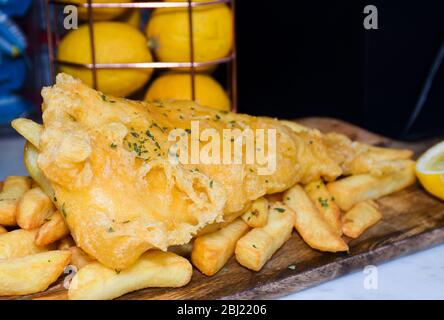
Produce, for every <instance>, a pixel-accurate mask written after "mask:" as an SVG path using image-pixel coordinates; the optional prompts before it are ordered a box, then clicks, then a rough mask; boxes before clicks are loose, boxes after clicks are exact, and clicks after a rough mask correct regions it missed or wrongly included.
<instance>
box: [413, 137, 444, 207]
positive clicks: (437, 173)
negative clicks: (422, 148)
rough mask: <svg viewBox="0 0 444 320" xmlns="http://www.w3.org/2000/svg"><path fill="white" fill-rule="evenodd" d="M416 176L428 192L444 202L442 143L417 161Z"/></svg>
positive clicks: (443, 145) (443, 149) (443, 150)
mask: <svg viewBox="0 0 444 320" xmlns="http://www.w3.org/2000/svg"><path fill="white" fill-rule="evenodd" d="M416 175H417V177H418V179H419V181H420V182H421V184H422V185H423V187H424V188H425V189H426V190H427V191H428V192H430V193H431V194H433V195H434V196H436V197H438V198H440V199H442V200H444V141H443V142H441V143H439V144H437V145H435V146H433V147H432V148H430V149H429V150H427V151H426V152H425V153H424V154H423V155H422V156H421V157H420V158H419V159H418V161H417V163H416Z"/></svg>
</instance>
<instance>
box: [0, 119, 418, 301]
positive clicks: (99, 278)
mask: <svg viewBox="0 0 444 320" xmlns="http://www.w3.org/2000/svg"><path fill="white" fill-rule="evenodd" d="M15 127H18V129H19V130H18V131H19V132H21V133H23V135H24V136H25V137H26V138H27V140H28V141H29V143H31V144H32V145H34V146H38V132H37V131H38V130H39V128H35V127H33V126H32V125H30V124H29V123H27V122H26V121H24V122H22V123H21V124H20V123H18V124H17V123H15ZM29 143H28V151H29V150H31V151H32V146H31V145H29ZM387 152H390V153H391V155H390V157H391V158H393V152H395V151H393V149H388V150H387ZM377 154H378V155H377V156H378V157H379V156H380V157H382V158H383V159H384V151H381V150H380V149H378V150H377ZM372 156H374V157H376V156H375V155H374V154H373V155H372ZM402 157H404V155H403V156H402ZM395 158H396V157H395ZM392 161H395V162H396V168H397V169H396V170H393V171H392V172H384V173H382V174H372V173H371V172H370V171H369V172H365V171H364V172H362V173H359V174H355V175H349V176H346V177H341V178H340V179H338V180H336V181H332V182H328V183H326V182H324V181H323V180H319V181H314V182H311V183H309V184H307V185H300V184H297V185H295V186H293V187H292V188H290V189H288V190H287V191H285V192H283V193H280V194H275V195H268V196H264V197H261V198H259V199H256V200H255V201H253V203H252V205H251V206H250V207H249V208H248V210H247V211H246V212H244V213H243V214H242V215H241V216H240V217H238V218H237V219H235V220H234V221H231V222H230V223H225V224H222V227H220V228H219V229H218V230H216V231H213V232H211V233H206V234H203V235H200V236H197V237H196V238H195V239H194V240H193V242H191V243H189V244H187V245H183V246H176V247H173V248H170V249H169V251H168V252H162V251H159V250H149V251H148V252H146V253H145V254H144V255H143V256H142V257H141V258H140V259H139V260H138V261H137V262H136V263H135V264H134V265H133V266H132V267H130V268H128V269H125V270H112V269H110V268H108V267H106V266H104V265H102V264H100V263H99V262H98V261H96V260H95V259H94V257H91V256H89V255H88V254H87V253H85V252H84V251H83V250H82V249H81V248H80V247H77V246H76V243H75V241H74V240H73V238H72V237H71V235H70V231H69V228H68V227H67V225H66V224H65V221H64V217H63V214H61V213H60V212H59V211H58V210H57V209H56V207H55V206H54V204H53V201H54V199H53V195H52V194H51V192H50V191H48V190H49V188H48V186H47V185H45V183H44V180H42V179H40V178H39V184H37V183H36V182H35V181H33V180H32V179H31V178H29V177H20V176H10V177H8V178H7V179H6V180H5V181H4V183H3V186H0V188H1V189H0V190H1V192H0V296H9V295H25V294H32V293H36V292H40V291H44V290H46V289H47V288H48V287H49V286H50V285H51V284H52V283H54V282H55V281H56V280H57V279H59V278H60V276H61V275H62V274H63V273H64V270H66V268H67V267H68V268H70V270H75V271H76V273H75V276H74V277H73V278H72V281H71V283H70V285H69V289H68V297H69V298H70V299H113V298H117V297H119V296H122V295H124V294H126V293H128V292H131V291H135V290H139V289H143V288H148V287H180V286H184V285H186V284H187V283H189V281H190V280H191V277H192V273H193V268H192V265H191V263H192V264H193V265H194V267H196V268H197V269H198V270H199V271H200V272H202V273H203V274H205V275H207V276H212V275H214V274H216V273H217V272H218V271H220V270H221V269H222V268H223V267H224V266H225V264H226V263H227V261H228V260H229V259H230V258H231V257H232V256H233V255H234V256H235V259H236V260H237V262H238V263H239V264H241V265H242V266H244V267H246V268H248V269H250V270H253V271H259V270H261V269H262V268H263V267H264V265H265V264H266V263H267V261H269V260H270V259H271V257H272V256H273V254H274V253H275V252H276V251H277V250H278V249H279V248H280V247H282V245H283V244H284V243H285V242H286V241H287V240H288V239H289V238H290V237H291V235H292V232H293V230H296V231H297V232H298V233H299V235H300V236H301V238H302V239H303V240H304V241H305V242H306V243H307V245H309V246H310V247H311V248H313V249H316V250H320V251H327V252H341V251H348V244H347V242H348V241H349V240H350V239H354V238H357V237H359V236H360V235H361V234H362V233H363V232H364V231H365V230H367V229H368V228H370V227H371V226H373V225H374V224H376V223H377V222H378V221H379V220H381V219H382V214H381V212H380V211H379V209H378V205H377V203H376V202H375V201H374V200H376V199H378V198H380V197H382V196H385V195H388V194H390V193H393V192H396V191H399V190H401V189H404V188H406V187H408V186H410V185H412V184H413V183H414V182H415V172H414V161H412V160H410V159H393V160H392ZM26 162H32V153H29V152H28V154H26V152H25V163H26ZM27 168H28V171H32V173H31V176H32V177H34V178H36V177H39V174H40V173H39V172H37V171H38V168H37V167H35V166H34V167H33V166H32V164H30V163H27ZM370 169H371V168H370ZM36 180H37V179H36ZM189 260H191V263H190V261H189Z"/></svg>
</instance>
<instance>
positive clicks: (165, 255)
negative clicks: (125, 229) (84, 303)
mask: <svg viewBox="0 0 444 320" xmlns="http://www.w3.org/2000/svg"><path fill="white" fill-rule="evenodd" d="M192 273H193V267H192V266H191V264H190V263H189V261H188V260H187V259H185V258H183V257H181V256H178V255H175V254H174V253H171V252H162V251H158V250H150V251H148V252H147V253H145V254H144V255H142V256H141V257H140V259H139V260H138V261H137V262H136V263H135V264H134V265H133V266H131V267H130V268H128V269H125V270H122V271H119V270H113V269H110V268H107V267H105V266H104V265H102V264H100V263H99V262H93V263H90V264H88V265H86V266H85V267H83V268H81V269H80V270H79V271H78V272H77V274H76V275H75V276H74V278H73V279H72V282H71V285H70V287H69V291H68V297H69V299H71V300H108V299H114V298H117V297H120V296H122V295H124V294H126V293H128V292H131V291H135V290H140V289H144V288H148V287H173V288H176V287H182V286H184V285H186V284H187V283H188V282H190V280H191V275H192Z"/></svg>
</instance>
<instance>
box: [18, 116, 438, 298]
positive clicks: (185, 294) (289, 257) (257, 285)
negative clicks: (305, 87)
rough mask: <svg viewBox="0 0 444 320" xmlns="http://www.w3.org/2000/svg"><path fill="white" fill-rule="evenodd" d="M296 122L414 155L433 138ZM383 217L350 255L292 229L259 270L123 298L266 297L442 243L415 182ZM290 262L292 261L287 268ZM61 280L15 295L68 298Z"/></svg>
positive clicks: (388, 204) (433, 203) (391, 199)
mask: <svg viewBox="0 0 444 320" xmlns="http://www.w3.org/2000/svg"><path fill="white" fill-rule="evenodd" d="M299 122H301V123H303V124H306V125H308V126H311V127H315V128H318V129H320V130H321V131H323V132H330V131H336V132H340V133H344V134H346V135H347V136H349V137H350V138H352V139H354V140H359V141H363V142H366V143H370V144H373V145H378V146H387V147H404V148H410V149H412V150H414V151H415V153H416V154H417V155H418V154H419V153H421V152H423V151H424V150H425V149H426V148H428V147H429V146H430V145H432V144H433V143H434V142H436V141H432V140H430V141H427V142H422V143H414V144H408V143H401V142H397V141H393V140H391V139H388V138H384V137H382V136H379V135H376V134H373V133H370V132H368V131H366V130H364V129H361V128H358V127H356V126H353V125H351V124H348V123H345V122H343V121H339V120H335V119H328V118H307V119H302V120H300V121H299ZM378 203H379V204H380V208H381V211H382V213H383V220H382V221H380V222H379V223H378V224H377V225H375V226H374V227H372V228H370V229H369V230H367V231H366V232H365V233H364V234H363V235H361V237H359V238H358V239H356V240H353V241H349V245H350V252H348V253H339V254H331V253H321V252H318V251H315V250H313V249H311V248H310V247H308V245H306V244H305V243H304V242H303V241H302V240H301V238H300V237H299V235H298V234H297V233H296V232H294V233H293V235H292V237H291V239H290V240H289V241H288V242H287V243H285V245H284V246H283V247H282V248H281V249H280V250H279V251H277V252H276V253H275V254H274V256H273V258H272V259H271V260H270V261H269V262H268V263H267V264H266V265H265V266H264V268H263V269H262V270H261V271H260V272H253V271H250V270H247V269H245V268H243V267H241V266H240V265H239V264H238V263H236V261H235V259H234V258H231V260H230V261H229V262H228V264H227V265H226V267H224V268H223V269H222V270H221V271H220V272H219V273H217V274H216V275H214V276H213V277H207V276H204V275H202V274H201V273H200V272H199V271H197V270H194V274H193V278H192V280H191V282H190V283H189V284H188V285H187V286H185V287H182V288H178V289H146V290H141V291H137V292H133V293H130V294H127V295H125V296H123V297H121V299H264V298H275V297H279V296H283V295H286V294H289V293H293V292H296V291H299V290H302V289H305V288H308V287H312V286H314V285H317V284H319V283H321V282H324V281H327V280H331V279H334V278H336V277H338V276H340V275H343V274H346V273H349V272H351V271H353V270H356V269H362V268H363V267H364V266H366V265H369V264H378V263H381V262H383V261H387V260H390V259H394V258H396V257H399V256H403V255H407V254H410V253H413V252H415V251H419V250H423V249H425V248H428V247H430V246H432V245H436V244H438V243H443V242H444V202H442V201H440V200H438V199H436V198H434V197H432V196H430V195H428V194H427V193H425V192H424V191H423V190H422V189H421V187H420V186H419V185H415V186H412V187H410V188H408V189H406V190H403V191H401V192H398V193H395V194H392V195H390V196H387V197H384V198H381V199H380V200H378ZM289 265H293V266H294V268H293V267H292V268H291V269H289V268H288V266H289ZM66 298H67V294H66V290H65V289H63V286H62V283H61V281H60V282H59V283H57V284H55V285H54V286H52V287H51V288H49V289H48V290H47V291H46V292H43V293H39V294H34V295H29V296H23V297H14V299H66Z"/></svg>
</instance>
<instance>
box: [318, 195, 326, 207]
mask: <svg viewBox="0 0 444 320" xmlns="http://www.w3.org/2000/svg"><path fill="white" fill-rule="evenodd" d="M318 201H319V203H320V204H321V206H322V207H324V208H328V199H322V198H321V197H319V198H318Z"/></svg>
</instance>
